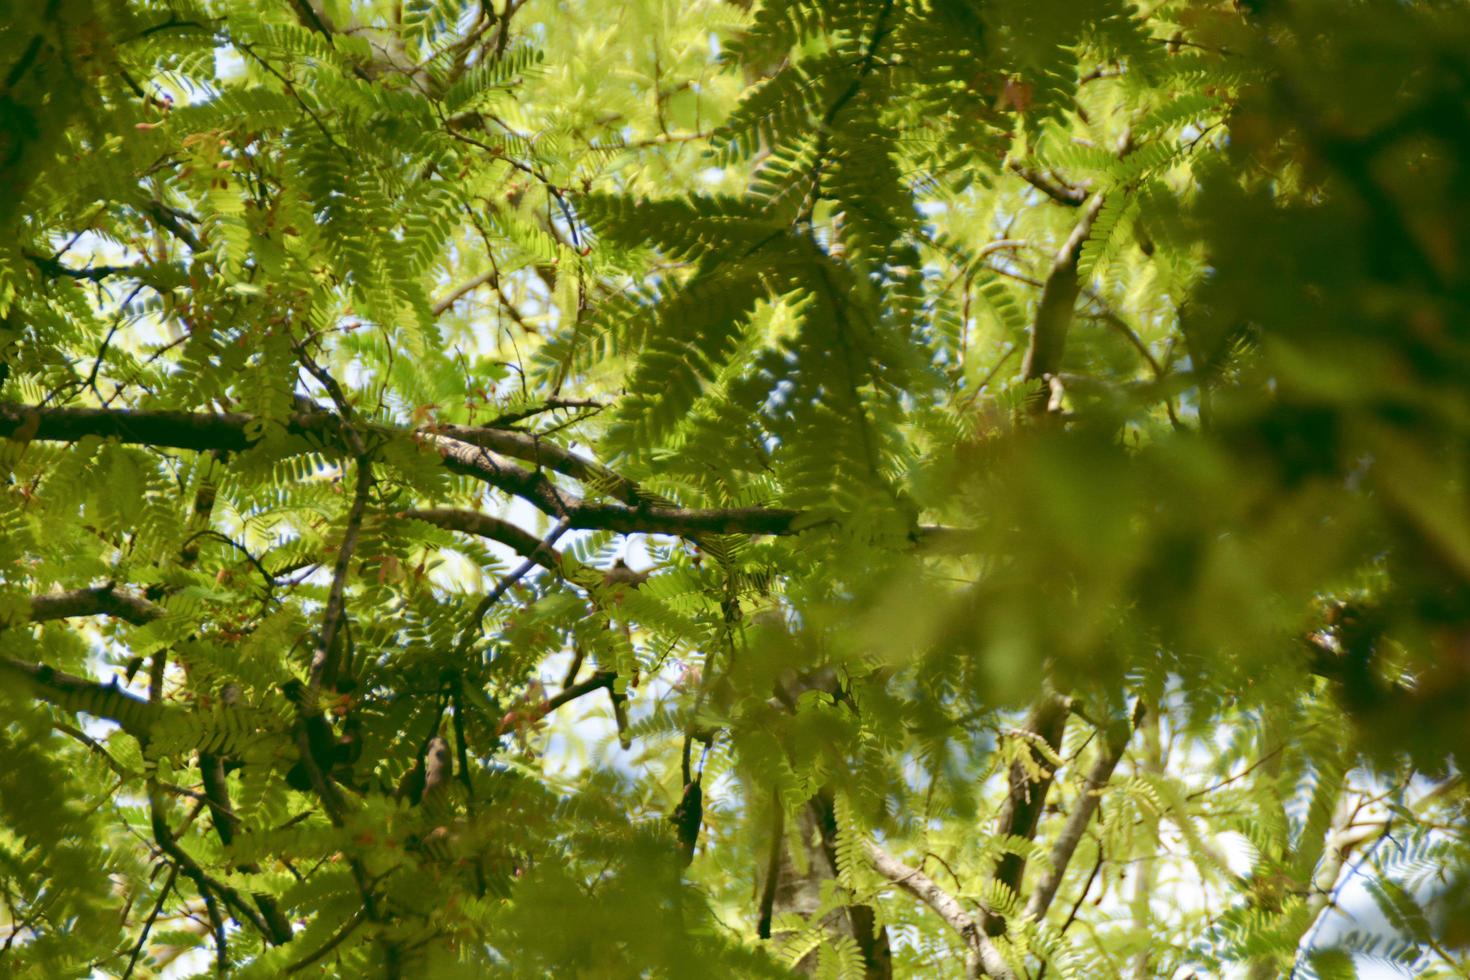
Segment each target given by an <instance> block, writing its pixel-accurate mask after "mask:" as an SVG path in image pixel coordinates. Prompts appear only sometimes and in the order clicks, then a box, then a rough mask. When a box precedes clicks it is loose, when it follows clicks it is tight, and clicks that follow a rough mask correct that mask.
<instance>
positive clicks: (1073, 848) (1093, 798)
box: [1026, 702, 1143, 920]
mask: <svg viewBox="0 0 1470 980" xmlns="http://www.w3.org/2000/svg"><path fill="white" fill-rule="evenodd" d="M1139 710H1140V711H1142V710H1143V709H1142V702H1140V704H1139ZM1135 717H1138V716H1137V715H1136V716H1135ZM1134 724H1136V722H1135V723H1134ZM1134 724H1125V723H1123V722H1121V721H1120V722H1119V723H1117V724H1115V725H1114V726H1112V728H1111V729H1110V730H1109V732H1108V735H1107V741H1106V742H1105V743H1104V744H1103V747H1102V750H1101V751H1100V752H1099V753H1098V756H1097V759H1096V761H1094V762H1093V764H1092V768H1091V769H1090V770H1089V771H1088V773H1087V776H1086V778H1085V779H1084V780H1083V781H1082V789H1081V791H1080V792H1079V793H1078V794H1077V802H1076V803H1075V804H1074V805H1073V807H1072V813H1071V814H1070V815H1069V816H1068V817H1067V823H1066V825H1065V826H1063V827H1062V832H1061V834H1060V835H1058V837H1057V839H1056V841H1055V842H1053V844H1052V847H1051V854H1050V855H1049V856H1050V865H1051V866H1050V867H1049V868H1047V869H1046V870H1045V871H1044V872H1043V873H1042V875H1041V880H1040V881H1038V882H1037V883H1036V890H1035V891H1034V892H1032V893H1031V898H1030V900H1029V901H1028V902H1027V903H1026V916H1027V918H1030V919H1036V920H1039V919H1041V917H1042V916H1044V915H1046V910H1047V909H1048V908H1050V907H1051V902H1052V899H1053V898H1055V897H1056V894H1057V888H1058V887H1060V886H1061V883H1062V876H1063V875H1065V874H1066V873H1067V865H1069V864H1070V863H1071V862H1072V855H1073V854H1075V853H1076V852H1077V845H1078V844H1080V843H1081V842H1082V835H1083V834H1084V833H1086V832H1087V825H1088V824H1089V823H1090V822H1091V821H1092V815H1093V814H1094V813H1096V812H1097V808H1098V804H1099V803H1100V802H1101V800H1102V796H1101V794H1102V790H1103V787H1105V786H1107V784H1108V780H1110V779H1112V778H1113V770H1114V769H1116V768H1117V767H1118V760H1120V759H1122V758H1123V751H1124V750H1125V749H1126V748H1127V747H1128V738H1129V736H1131V735H1132V734H1133V728H1134Z"/></svg>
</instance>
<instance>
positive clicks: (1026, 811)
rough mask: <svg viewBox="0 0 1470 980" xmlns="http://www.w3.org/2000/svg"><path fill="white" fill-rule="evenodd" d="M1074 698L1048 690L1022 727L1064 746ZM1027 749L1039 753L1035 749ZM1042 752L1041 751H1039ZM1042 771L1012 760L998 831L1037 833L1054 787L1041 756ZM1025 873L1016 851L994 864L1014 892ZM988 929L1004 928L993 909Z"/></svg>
mask: <svg viewBox="0 0 1470 980" xmlns="http://www.w3.org/2000/svg"><path fill="white" fill-rule="evenodd" d="M1070 709H1071V702H1070V701H1069V700H1068V699H1067V698H1064V697H1062V696H1060V695H1058V694H1056V693H1055V692H1047V693H1046V694H1044V695H1042V697H1041V699H1040V700H1039V701H1037V702H1036V705H1035V706H1034V707H1033V708H1032V709H1031V714H1030V715H1029V716H1028V717H1027V719H1026V722H1025V724H1024V725H1023V726H1022V731H1023V733H1024V734H1026V735H1027V736H1028V737H1029V738H1030V739H1034V740H1035V741H1036V742H1037V743H1044V744H1045V745H1047V746H1049V747H1050V748H1051V750H1052V751H1053V752H1056V751H1057V749H1059V748H1060V747H1061V744H1062V735H1063V734H1064V733H1065V731H1066V727H1067V712H1068V711H1069V710H1070ZM1027 751H1029V752H1032V753H1036V750H1035V749H1028V750H1027ZM1038 754H1039V753H1038ZM1036 765H1037V766H1038V767H1039V768H1040V770H1041V772H1040V774H1039V775H1038V776H1037V777H1036V778H1035V779H1033V778H1032V776H1031V773H1032V768H1031V767H1028V766H1027V765H1026V764H1025V763H1024V762H1022V761H1021V760H1019V759H1018V760H1017V761H1015V762H1014V763H1012V764H1011V771H1010V792H1009V793H1008V794H1007V795H1006V800H1005V803H1004V804H1003V805H1002V806H1001V811H1000V819H999V820H997V821H996V828H995V832H996V833H997V834H1000V835H1002V836H1006V837H1021V838H1024V839H1026V840H1031V839H1032V838H1034V837H1035V836H1036V825H1037V823H1038V821H1040V819H1041V811H1042V808H1043V807H1044V806H1045V805H1046V794H1047V792H1048V791H1049V790H1050V789H1051V783H1052V775H1053V774H1052V771H1051V769H1050V768H1049V767H1050V766H1051V763H1050V762H1049V761H1047V760H1046V759H1042V760H1041V761H1040V762H1039V763H1037V764H1036ZM1025 874H1026V859H1025V858H1024V857H1022V856H1021V855H1019V854H1016V853H1015V852H1014V851H1007V852H1006V853H1005V854H1003V855H1002V856H1001V859H1000V861H999V862H998V863H997V864H996V866H995V880H996V882H997V883H999V884H1001V885H1004V886H1005V887H1006V888H1008V889H1010V890H1011V892H1013V893H1019V891H1020V888H1021V879H1022V878H1023V877H1024V875H1025ZM982 919H983V924H984V926H985V931H986V933H988V934H989V935H992V936H998V935H1001V934H1002V933H1003V932H1005V920H1004V919H1003V918H1002V917H1000V916H998V915H993V914H990V913H986V914H985V915H984V916H982Z"/></svg>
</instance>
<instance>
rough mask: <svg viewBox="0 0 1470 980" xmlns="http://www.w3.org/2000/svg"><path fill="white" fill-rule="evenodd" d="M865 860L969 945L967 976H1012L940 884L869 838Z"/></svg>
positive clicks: (986, 938)
mask: <svg viewBox="0 0 1470 980" xmlns="http://www.w3.org/2000/svg"><path fill="white" fill-rule="evenodd" d="M866 849H867V853H868V860H869V861H870V862H871V863H872V865H873V867H874V868H875V869H877V871H878V873H879V874H881V875H882V876H883V877H885V878H887V879H888V880H889V881H891V882H893V884H895V885H897V886H898V887H899V888H901V889H903V890H904V891H906V892H908V893H909V894H910V895H912V896H914V897H915V898H917V899H918V900H919V901H921V902H923V903H924V904H925V905H927V906H929V907H930V908H931V909H933V910H934V911H935V913H937V914H938V916H939V917H940V918H941V919H943V920H944V921H945V922H946V923H947V924H948V925H949V927H950V928H951V929H953V930H954V931H955V932H958V933H959V934H960V937H961V938H962V939H964V941H965V945H966V946H967V947H968V948H969V949H970V954H971V955H970V958H969V961H968V963H967V964H966V966H967V970H966V973H967V975H968V976H970V977H986V976H988V977H995V978H996V980H1015V977H1016V974H1015V971H1013V970H1012V969H1011V968H1010V965H1009V964H1008V963H1006V961H1005V957H1003V956H1002V955H1001V954H1000V950H999V949H997V948H996V946H995V943H993V942H991V940H990V937H989V936H987V935H985V932H984V931H983V930H982V929H981V928H980V923H979V922H977V921H976V919H975V917H974V916H972V915H970V913H969V912H967V911H965V907H964V906H963V905H961V904H960V902H959V900H958V899H956V898H955V897H954V896H953V895H951V894H949V893H948V892H946V891H945V890H944V889H943V888H940V887H939V885H937V884H936V883H935V882H934V880H933V879H931V878H930V877H929V876H928V875H926V874H924V872H922V871H920V870H919V869H918V868H911V867H909V866H908V865H906V864H904V863H903V862H902V861H900V860H898V859H897V858H896V857H894V856H893V855H891V854H889V853H888V852H887V851H885V850H884V849H883V848H881V847H879V846H878V845H877V844H875V843H873V842H872V841H868V842H867V845H866Z"/></svg>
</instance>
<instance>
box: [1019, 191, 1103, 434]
mask: <svg viewBox="0 0 1470 980" xmlns="http://www.w3.org/2000/svg"><path fill="white" fill-rule="evenodd" d="M1102 203H1103V196H1102V195H1101V194H1096V195H1094V196H1093V198H1092V203H1091V204H1089V205H1088V206H1087V209H1086V210H1085V211H1083V212H1082V218H1081V220H1079V221H1078V222H1077V226H1076V227H1075V228H1073V229H1072V234H1071V235H1069V236H1067V240H1066V241H1065V242H1063V243H1062V247H1061V248H1059V249H1057V254H1056V256H1055V257H1054V258H1053V259H1052V264H1051V272H1050V273H1049V274H1048V275H1047V277H1046V283H1045V285H1044V286H1042V289H1041V301H1040V303H1039V304H1038V305H1037V307H1036V320H1035V322H1034V323H1033V324H1032V325H1031V341H1030V344H1029V345H1028V346H1027V348H1026V358H1025V360H1024V361H1023V362H1022V363H1021V376H1022V378H1023V379H1025V380H1026V381H1040V380H1042V379H1044V378H1045V377H1046V376H1047V375H1050V374H1056V373H1057V371H1059V370H1060V369H1061V366H1062V354H1063V353H1064V352H1065V351H1066V349H1067V331H1068V329H1070V327H1071V326H1072V313H1073V310H1074V308H1075V307H1076V305H1077V296H1078V294H1079V293H1080V292H1081V281H1080V280H1079V278H1078V275H1077V260H1078V259H1079V258H1080V257H1081V255H1082V244H1083V242H1085V241H1087V236H1088V234H1089V233H1090V232H1091V231H1092V223H1093V221H1094V220H1096V218H1097V215H1098V212H1099V211H1101V210H1102ZM1030 405H1031V410H1032V411H1033V412H1041V411H1044V410H1045V408H1046V396H1045V394H1044V393H1043V394H1042V395H1041V396H1040V397H1037V398H1032V399H1031V402H1030Z"/></svg>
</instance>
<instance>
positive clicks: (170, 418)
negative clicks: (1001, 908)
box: [0, 405, 974, 551]
mask: <svg viewBox="0 0 1470 980" xmlns="http://www.w3.org/2000/svg"><path fill="white" fill-rule="evenodd" d="M254 421H255V420H254V419H253V417H252V416H249V415H245V414H241V413H237V412H221V413H213V414H211V413H200V412H177V411H166V410H152V409H99V408H35V407H31V406H26V405H0V438H5V439H14V440H17V441H21V442H29V441H32V440H42V441H48V442H73V441H75V440H78V439H82V438H84V437H86V436H99V437H101V438H104V439H117V440H118V441H119V442H123V443H129V444H133V445H144V446H153V447H156V448H167V449H188V450H194V451H197V452H204V451H207V450H217V451H223V452H240V451H243V450H246V449H249V448H250V447H251V446H253V445H255V444H256V442H257V441H258V440H257V439H256V438H255V437H253V436H252V435H250V434H249V429H250V426H251V425H252V424H253V422H254ZM284 428H285V430H286V433H287V435H289V436H293V437H297V438H300V439H302V440H303V441H304V442H306V443H307V445H308V446H309V447H310V448H312V449H319V448H322V447H326V448H331V449H335V450H337V451H339V452H344V453H347V454H349V455H351V454H352V453H351V447H350V446H349V445H348V441H349V437H348V434H347V431H346V427H345V426H344V425H343V423H342V421H341V419H339V418H338V417H337V416H335V415H332V414H330V413H327V412H309V411H308V412H296V413H294V414H293V415H291V416H290V417H289V418H287V419H286V420H285V422H284ZM362 428H363V429H364V431H369V430H368V427H367V426H363V427H362ZM371 431H374V432H375V433H376V434H377V435H380V436H383V437H386V438H394V437H398V438H405V437H409V438H415V439H417V440H418V442H419V444H420V445H422V446H425V447H426V448H428V449H430V450H432V451H433V452H435V453H437V454H438V455H439V457H440V458H441V459H442V460H443V463H444V465H445V467H446V468H448V469H449V470H451V471H453V472H455V473H459V474H462V475H466V476H470V477H473V478H475V479H478V480H481V481H483V482H485V483H487V484H489V485H490V486H492V487H495V488H496V489H498V490H502V491H504V492H506V493H509V494H513V495H514V496H517V497H521V498H522V499H524V500H526V501H528V502H529V503H531V504H532V505H533V506H535V507H536V508H537V509H538V510H540V511H542V512H543V513H546V514H548V515H550V516H552V517H556V518H559V519H566V520H567V521H568V526H569V527H570V528H573V529H577V530H589V531H599V530H600V531H615V532H618V533H620V534H664V535H669V536H671V537H699V536H700V535H707V534H769V535H787V534H799V533H801V532H802V531H804V530H807V529H808V528H810V527H815V526H816V525H815V524H814V523H811V522H808V521H805V520H804V519H803V518H804V515H803V514H802V512H800V511H797V510H792V509H789V508H783V507H722V508H688V507H678V506H669V505H665V504H655V503H651V502H649V501H648V500H647V499H646V498H645V496H644V495H642V494H640V493H639V492H638V490H637V487H636V485H635V484H633V483H632V482H631V481H628V480H626V479H625V478H623V477H621V476H618V475H617V474H616V473H614V472H613V471H612V470H609V469H607V468H606V467H604V466H601V465H600V464H597V463H593V462H591V461H590V460H585V459H582V458H581V457H579V456H575V455H574V454H572V453H571V452H569V451H567V450H566V449H563V448H561V447H556V446H553V445H551V444H550V443H547V442H544V441H542V440H539V439H534V438H533V437H531V436H528V435H525V434H524V433H515V432H500V431H498V430H488V429H471V428H459V429H455V430H453V431H458V432H459V433H460V434H462V435H464V436H465V437H466V438H473V439H476V440H478V441H480V442H483V443H485V444H486V445H485V446H480V445H475V444H473V443H471V442H466V441H462V440H461V439H459V438H454V437H451V436H449V435H445V434H443V433H444V431H445V427H443V426H439V427H435V428H430V429H424V430H410V429H394V428H391V427H378V428H377V429H375V430H371ZM491 432H494V433H496V434H494V435H493V436H492V435H486V433H491ZM491 444H493V445H495V446H497V447H499V448H500V449H502V450H506V452H507V455H509V453H510V452H512V451H513V452H515V453H517V454H520V455H524V456H526V457H529V458H530V461H532V462H536V463H537V464H538V465H545V466H546V467H547V468H549V469H554V470H556V471H557V472H561V473H563V475H567V476H572V477H573V478H575V479H578V480H581V481H584V482H586V483H587V484H589V485H591V486H592V487H594V488H595V490H596V491H598V492H609V493H612V494H613V495H614V496H615V497H618V498H620V499H618V500H615V501H606V502H598V503H589V502H587V501H586V500H584V499H583V498H582V497H580V496H578V495H577V494H575V493H572V492H570V491H567V490H564V489H562V488H560V487H558V486H557V485H556V484H555V483H553V482H552V481H551V479H550V478H549V477H548V476H547V475H546V474H545V473H544V472H541V471H539V470H529V469H526V468H524V467H522V466H518V465H517V464H516V463H514V462H512V461H511V460H510V459H507V458H506V457H505V456H502V455H500V454H499V453H497V452H495V451H494V450H492V449H490V448H486V446H489V445H491ZM303 448H305V447H303ZM628 500H635V501H636V503H628V502H627V501H628ZM440 526H443V527H447V526H449V525H448V524H441V525H440ZM914 538H915V541H916V543H918V544H920V545H922V546H924V547H926V548H931V547H932V548H934V549H935V550H938V551H953V550H965V549H966V548H968V547H969V546H971V545H972V544H973V542H974V536H973V534H971V533H970V532H967V531H964V530H958V529H954V528H945V527H932V526H926V527H920V528H918V529H917V530H916V532H915V535H914Z"/></svg>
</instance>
